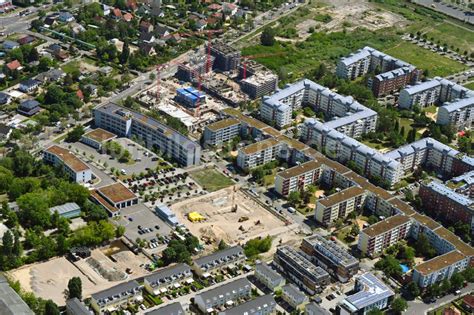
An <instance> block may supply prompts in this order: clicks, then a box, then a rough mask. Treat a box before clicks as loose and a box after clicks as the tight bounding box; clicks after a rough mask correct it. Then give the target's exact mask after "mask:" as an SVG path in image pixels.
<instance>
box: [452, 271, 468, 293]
mask: <svg viewBox="0 0 474 315" xmlns="http://www.w3.org/2000/svg"><path fill="white" fill-rule="evenodd" d="M464 281H465V280H464V276H463V275H462V274H461V273H459V272H456V273H454V274H453V275H452V276H451V285H452V287H453V288H454V289H456V290H458V289H460V288H462V286H463V284H464Z"/></svg>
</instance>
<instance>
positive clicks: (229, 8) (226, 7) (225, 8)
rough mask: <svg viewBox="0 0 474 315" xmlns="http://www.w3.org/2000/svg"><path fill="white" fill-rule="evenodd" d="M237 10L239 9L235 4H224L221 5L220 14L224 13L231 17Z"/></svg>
mask: <svg viewBox="0 0 474 315" xmlns="http://www.w3.org/2000/svg"><path fill="white" fill-rule="evenodd" d="M238 9H239V7H238V6H237V5H235V4H233V3H228V2H225V3H224V4H223V5H222V12H224V13H225V14H226V15H230V16H233V15H234V14H236V13H237V10H238Z"/></svg>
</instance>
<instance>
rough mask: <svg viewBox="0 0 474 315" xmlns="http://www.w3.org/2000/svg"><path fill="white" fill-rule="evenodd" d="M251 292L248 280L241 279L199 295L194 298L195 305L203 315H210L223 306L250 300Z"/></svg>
mask: <svg viewBox="0 0 474 315" xmlns="http://www.w3.org/2000/svg"><path fill="white" fill-rule="evenodd" d="M251 290H252V285H251V283H250V282H249V281H248V280H247V279H245V278H241V279H238V280H235V281H232V282H230V283H227V284H224V285H221V286H218V287H216V288H214V289H211V290H208V291H205V292H202V293H199V294H197V295H196V296H195V297H194V303H195V304H196V306H197V307H198V309H199V310H200V311H201V312H202V313H203V314H210V313H213V312H215V311H217V309H218V308H220V307H221V306H224V305H226V304H227V305H229V304H232V303H235V302H237V301H238V300H241V299H248V298H250V296H251Z"/></svg>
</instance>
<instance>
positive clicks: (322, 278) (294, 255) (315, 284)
mask: <svg viewBox="0 0 474 315" xmlns="http://www.w3.org/2000/svg"><path fill="white" fill-rule="evenodd" d="M273 263H274V265H275V267H276V268H277V269H278V270H279V271H281V272H284V273H285V274H286V275H287V276H288V277H289V278H290V279H291V280H292V281H293V282H294V283H296V284H297V285H298V286H300V287H301V288H302V289H303V290H305V291H306V292H308V293H309V294H315V293H317V292H321V291H322V289H323V288H324V286H326V285H327V284H328V283H329V280H330V277H329V274H328V273H327V272H326V271H325V270H324V269H322V268H321V267H318V266H315V265H314V264H312V263H311V262H310V261H309V260H308V259H306V257H304V256H303V255H302V254H301V253H299V252H298V251H297V250H295V249H293V248H292V247H289V246H280V247H278V248H277V251H276V253H275V256H274V259H273Z"/></svg>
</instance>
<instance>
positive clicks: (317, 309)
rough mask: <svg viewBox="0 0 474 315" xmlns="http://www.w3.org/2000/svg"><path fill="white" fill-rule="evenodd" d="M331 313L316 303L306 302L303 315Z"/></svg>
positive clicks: (326, 314)
mask: <svg viewBox="0 0 474 315" xmlns="http://www.w3.org/2000/svg"><path fill="white" fill-rule="evenodd" d="M331 314H332V313H331V312H329V311H327V310H326V309H324V308H322V307H321V306H319V305H318V304H316V303H314V302H311V303H308V304H306V306H305V309H304V315H331Z"/></svg>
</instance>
